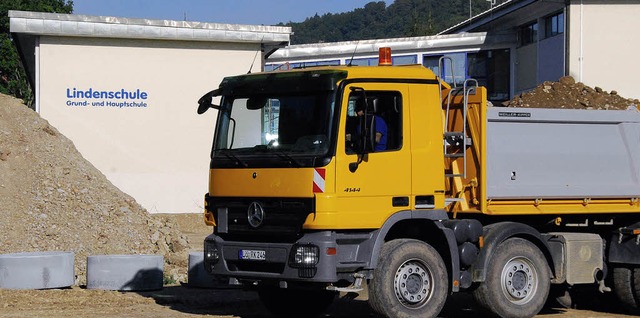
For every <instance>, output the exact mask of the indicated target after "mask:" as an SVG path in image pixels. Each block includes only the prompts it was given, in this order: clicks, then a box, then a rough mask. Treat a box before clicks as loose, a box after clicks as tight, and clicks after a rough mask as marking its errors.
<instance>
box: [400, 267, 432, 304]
mask: <svg viewBox="0 0 640 318" xmlns="http://www.w3.org/2000/svg"><path fill="white" fill-rule="evenodd" d="M432 281H433V277H432V274H431V271H430V270H429V268H428V267H427V266H426V264H424V263H423V262H422V261H420V260H418V259H410V260H408V261H406V262H404V263H402V265H400V267H399V268H398V270H397V271H396V275H395V280H394V282H393V288H394V290H395V294H396V298H398V300H399V301H400V303H401V304H403V305H404V306H405V307H408V308H419V307H422V306H423V305H424V304H425V303H426V302H427V300H429V298H430V297H431V295H432V294H433V284H432Z"/></svg>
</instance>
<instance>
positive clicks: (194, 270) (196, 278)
mask: <svg viewBox="0 0 640 318" xmlns="http://www.w3.org/2000/svg"><path fill="white" fill-rule="evenodd" d="M187 283H188V285H189V287H199V288H214V287H220V285H221V284H220V283H219V282H218V281H216V279H215V278H214V276H213V275H211V274H209V273H208V272H207V271H206V270H205V269H204V252H189V272H188V274H187Z"/></svg>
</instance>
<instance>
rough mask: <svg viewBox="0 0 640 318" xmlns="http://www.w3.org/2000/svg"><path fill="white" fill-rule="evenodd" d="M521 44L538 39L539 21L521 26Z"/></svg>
mask: <svg viewBox="0 0 640 318" xmlns="http://www.w3.org/2000/svg"><path fill="white" fill-rule="evenodd" d="M518 33H519V35H520V46H524V45H527V44H531V43H534V42H536V41H537V40H538V22H533V23H530V24H527V25H524V26H522V27H520V32H518Z"/></svg>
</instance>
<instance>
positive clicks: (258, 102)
mask: <svg viewBox="0 0 640 318" xmlns="http://www.w3.org/2000/svg"><path fill="white" fill-rule="evenodd" d="M265 105H267V98H266V97H259V96H253V97H249V99H248V100H247V109H248V110H256V109H262V108H263V107H264V106H265Z"/></svg>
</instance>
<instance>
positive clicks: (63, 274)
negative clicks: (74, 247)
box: [0, 252, 75, 289]
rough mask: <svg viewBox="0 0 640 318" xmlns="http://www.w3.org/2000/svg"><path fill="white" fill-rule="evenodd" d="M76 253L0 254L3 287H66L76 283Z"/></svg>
mask: <svg viewBox="0 0 640 318" xmlns="http://www.w3.org/2000/svg"><path fill="white" fill-rule="evenodd" d="M73 261H74V254H73V253H72V252H24V253H13V254H0V288H6V289H48V288H66V287H71V286H73V284H74V283H75V273H74V267H73Z"/></svg>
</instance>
